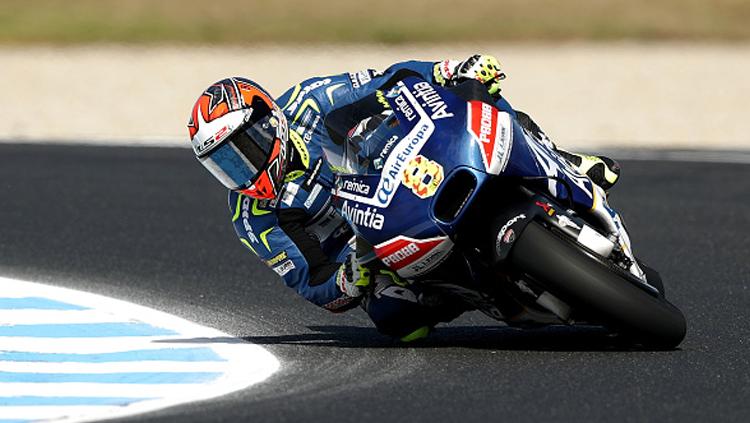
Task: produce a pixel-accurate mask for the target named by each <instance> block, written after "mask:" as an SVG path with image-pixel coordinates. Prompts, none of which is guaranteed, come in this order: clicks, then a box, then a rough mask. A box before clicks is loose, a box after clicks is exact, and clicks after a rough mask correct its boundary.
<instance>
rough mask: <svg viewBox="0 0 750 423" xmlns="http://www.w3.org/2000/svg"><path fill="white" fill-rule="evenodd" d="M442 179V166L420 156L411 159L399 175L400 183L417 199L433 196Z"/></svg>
mask: <svg viewBox="0 0 750 423" xmlns="http://www.w3.org/2000/svg"><path fill="white" fill-rule="evenodd" d="M443 178H444V176H443V166H441V165H440V164H439V163H437V162H434V161H432V160H430V159H428V158H426V157H425V156H422V155H421V154H420V155H418V156H417V157H415V158H413V159H411V161H409V163H408V164H407V165H406V168H405V169H404V173H402V174H401V182H403V183H404V185H406V186H407V187H409V188H411V191H412V192H413V193H414V194H415V195H416V196H417V197H419V198H428V197H432V196H433V195H435V191H437V189H438V187H439V186H440V184H441V183H442V182H443Z"/></svg>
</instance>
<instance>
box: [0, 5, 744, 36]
mask: <svg viewBox="0 0 750 423" xmlns="http://www.w3.org/2000/svg"><path fill="white" fill-rule="evenodd" d="M622 39H633V40H748V39H750V1H749V0H631V1H608V0H501V1H490V0H450V1H449V0H413V1H409V0H400V1H396V0H380V1H367V2H364V1H358V0H332V1H317V2H316V1H312V0H308V1H304V0H290V1H283V0H276V1H272V0H248V1H237V0H209V1H198V0H1V1H0V43H2V44H29V43H45V44H46V43H53V44H66V43H92V42H116V43H120V42H122V43H172V42H177V43H231V44H248V43H258V42H275V43H297V42H308V43H326V42H336V43H355V42H356V43H359V42H375V43H390V44H394V43H406V42H474V41H504V40H508V41H518V40H539V41H564V40H622Z"/></svg>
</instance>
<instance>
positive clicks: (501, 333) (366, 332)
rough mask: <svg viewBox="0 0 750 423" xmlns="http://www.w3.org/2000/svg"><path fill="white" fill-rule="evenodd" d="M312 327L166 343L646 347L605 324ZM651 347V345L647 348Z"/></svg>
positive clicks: (517, 348) (546, 348)
mask: <svg viewBox="0 0 750 423" xmlns="http://www.w3.org/2000/svg"><path fill="white" fill-rule="evenodd" d="M308 328H309V329H310V330H311V331H312V332H310V333H301V334H291V335H264V336H245V337H241V338H212V339H205V338H202V339H197V338H196V339H172V340H168V341H160V342H166V343H190V342H216V343H236V342H243V341H247V342H251V343H254V344H258V345H298V346H299V345H305V346H311V347H328V348H470V349H481V350H505V351H566V352H575V351H581V352H584V351H644V349H642V348H639V347H637V346H634V345H633V344H632V343H628V342H627V340H625V339H622V338H621V337H618V336H617V335H614V334H612V333H610V332H608V331H606V330H605V329H603V328H600V327H595V326H576V327H568V326H550V327H544V328H539V329H523V330H522V329H516V328H510V327H506V326H448V327H439V328H438V329H437V330H435V331H434V332H433V333H432V334H431V335H430V336H429V337H428V338H426V339H422V340H419V341H415V342H410V343H403V342H400V341H398V340H395V339H392V338H388V337H386V336H383V335H381V334H380V333H378V332H377V331H376V330H375V329H374V328H372V327H358V326H337V325H326V326H309V327H308ZM648 351H651V350H648Z"/></svg>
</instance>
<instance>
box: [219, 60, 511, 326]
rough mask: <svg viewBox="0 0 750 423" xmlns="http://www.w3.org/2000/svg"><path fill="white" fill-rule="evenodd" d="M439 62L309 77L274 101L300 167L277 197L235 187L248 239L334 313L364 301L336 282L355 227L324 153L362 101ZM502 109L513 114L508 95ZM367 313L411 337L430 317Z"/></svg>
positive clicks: (237, 216)
mask: <svg viewBox="0 0 750 423" xmlns="http://www.w3.org/2000/svg"><path fill="white" fill-rule="evenodd" d="M434 65H435V63H434V62H419V61H408V62H403V63H397V64H395V65H393V66H391V67H389V68H388V69H387V70H386V71H385V72H382V73H380V72H376V71H374V70H364V71H360V72H356V73H344V74H339V75H333V76H326V77H315V78H310V79H307V80H305V81H303V82H301V83H299V84H297V85H295V86H294V87H292V88H291V89H289V90H288V91H286V92H285V93H284V94H282V95H281V96H280V97H279V98H278V99H276V102H277V104H278V105H279V106H280V107H281V108H282V109H283V111H284V113H285V114H286V117H287V120H288V122H289V141H290V144H291V146H292V153H291V155H292V156H293V157H294V159H293V163H294V166H292V168H291V169H290V170H289V171H288V173H287V176H286V179H285V183H284V186H283V189H282V191H281V193H280V195H279V196H278V197H277V198H276V199H274V200H270V201H269V200H256V199H252V198H250V197H247V196H245V195H242V194H239V193H236V192H230V193H229V207H230V210H231V213H232V216H233V217H232V222H233V224H234V227H235V230H236V232H237V235H238V236H239V237H240V240H241V241H242V243H243V244H244V245H245V246H246V247H247V248H248V249H250V250H251V251H252V252H253V253H254V254H256V255H257V256H258V257H260V258H261V259H262V260H264V261H265V262H266V264H267V265H268V266H269V267H270V268H271V269H273V270H274V271H275V272H276V273H277V274H278V275H279V276H281V278H282V279H283V280H284V283H285V284H286V285H287V286H288V287H290V288H293V289H295V290H296V291H297V292H298V293H299V294H300V295H302V296H303V297H305V298H306V299H307V300H309V301H310V302H312V303H314V304H316V305H318V306H321V307H323V308H326V309H328V310H331V311H334V312H339V311H345V310H348V309H350V308H353V307H355V306H356V305H357V304H358V303H359V299H358V298H352V297H349V296H347V295H345V294H344V293H342V292H341V290H340V289H339V288H338V286H337V284H336V280H337V278H338V277H340V272H342V271H343V270H342V269H341V263H342V262H343V261H344V259H345V257H346V256H347V255H348V254H349V253H350V252H352V251H353V248H354V246H353V239H354V238H353V232H352V230H351V228H350V226H349V225H348V223H347V222H346V220H345V219H344V218H343V217H342V216H341V215H340V214H339V213H338V212H337V211H336V210H335V208H334V207H333V205H332V199H331V192H332V191H333V172H332V169H331V165H330V164H329V162H328V161H327V160H326V152H327V151H338V150H340V149H341V145H342V143H343V140H344V139H345V138H346V136H347V134H346V133H343V132H342V131H340V130H337V129H336V128H353V127H354V126H355V125H357V123H358V122H359V121H360V120H362V119H364V118H366V117H368V116H364V115H363V116H358V115H357V114H358V113H361V110H363V109H364V110H366V109H367V107H362V106H363V104H364V103H367V102H372V103H373V105H372V106H373V108H374V109H376V108H377V107H378V104H377V103H378V102H380V103H381V105H380V108H381V109H382V107H383V106H384V105H383V104H382V103H384V102H385V100H384V99H382V97H379V96H378V95H376V92H377V91H379V90H384V89H385V88H387V87H388V86H389V85H393V84H395V82H396V81H397V80H400V79H402V78H403V77H405V76H409V75H415V76H419V77H421V78H423V79H425V80H427V81H430V82H434V79H433V67H434ZM355 104H356V107H354V106H355ZM498 107H500V108H502V109H504V110H506V111H509V112H513V110H512V109H511V108H510V106H509V105H508V104H507V103H506V102H505V101H504V100H502V99H501V100H500V101H499V102H498ZM371 303H375V304H377V301H374V302H371ZM367 311H368V313H369V314H370V316H371V317H373V320H374V321H375V324H376V326H378V329H380V330H381V331H383V332H386V333H388V334H391V335H394V336H405V335H407V334H409V333H410V331H413V330H415V329H417V328H418V327H420V325H423V324H428V325H429V323H430V322H424V321H421V320H420V319H416V320H415V322H411V323H410V322H407V321H401V323H400V324H403V329H402V330H401V329H399V330H393V329H392V328H391V324H390V323H389V324H388V325H385V324H384V325H380V324H378V320H376V318H375V316H381V317H379V319H380V321H386V320H388V321H389V322H391V323H392V322H393V321H396V320H400V319H388V318H387V317H383V316H384V315H385V314H389V312H388V311H386V312H383V310H369V309H368V310H367ZM397 314H398V313H397ZM402 314H403V313H402ZM417 314H418V313H417ZM405 315H409V316H413V315H416V314H415V313H412V312H409V313H406V314H405ZM453 317H455V316H453ZM417 320H418V321H417ZM433 320H435V319H433ZM437 320H439V319H437ZM434 323H436V322H433V323H432V324H434ZM386 326H387V327H386Z"/></svg>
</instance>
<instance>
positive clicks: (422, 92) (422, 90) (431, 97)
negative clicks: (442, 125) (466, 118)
mask: <svg viewBox="0 0 750 423" xmlns="http://www.w3.org/2000/svg"><path fill="white" fill-rule="evenodd" d="M412 93H413V94H414V98H416V99H418V100H419V101H420V104H421V105H422V107H426V108H429V109H430V118H431V119H432V120H438V119H445V118H449V117H453V116H454V114H453V113H451V112H450V111H448V105H447V104H446V103H445V100H443V98H442V97H441V96H440V94H438V92H437V91H435V88H433V86H432V85H431V84H430V83H429V82H417V83H416V84H414V86H413V89H412Z"/></svg>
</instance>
